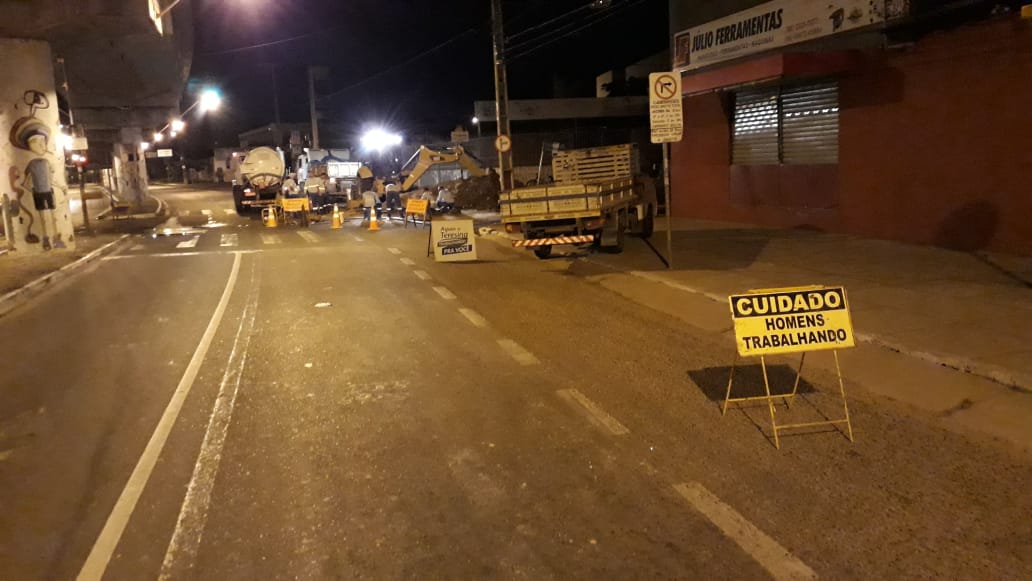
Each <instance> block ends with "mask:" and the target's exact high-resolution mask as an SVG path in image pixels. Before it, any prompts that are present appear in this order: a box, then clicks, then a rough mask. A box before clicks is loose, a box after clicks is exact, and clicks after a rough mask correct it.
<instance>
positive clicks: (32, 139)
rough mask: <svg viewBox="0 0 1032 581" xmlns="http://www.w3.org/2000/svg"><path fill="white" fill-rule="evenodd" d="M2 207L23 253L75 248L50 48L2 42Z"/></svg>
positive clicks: (9, 236)
mask: <svg viewBox="0 0 1032 581" xmlns="http://www.w3.org/2000/svg"><path fill="white" fill-rule="evenodd" d="M0 71H3V72H4V74H3V77H2V79H0V168H2V170H3V172H4V173H5V174H7V175H6V176H4V177H0V203H2V204H3V208H2V209H3V212H2V213H0V215H2V216H3V220H4V224H3V230H4V237H3V238H4V239H6V240H5V241H6V244H7V246H8V247H10V248H12V249H14V250H16V251H18V252H19V253H24V254H32V253H42V252H50V251H54V250H62V249H64V250H70V249H73V248H74V247H75V236H74V230H73V227H72V218H71V209H70V207H69V195H68V186H67V184H66V182H65V174H66V171H65V156H64V148H63V143H62V140H61V128H60V126H59V123H60V118H59V116H58V110H57V95H56V93H55V90H54V66H53V59H52V56H51V53H50V44H49V43H47V42H44V41H39V40H22V39H7V38H5V39H0Z"/></svg>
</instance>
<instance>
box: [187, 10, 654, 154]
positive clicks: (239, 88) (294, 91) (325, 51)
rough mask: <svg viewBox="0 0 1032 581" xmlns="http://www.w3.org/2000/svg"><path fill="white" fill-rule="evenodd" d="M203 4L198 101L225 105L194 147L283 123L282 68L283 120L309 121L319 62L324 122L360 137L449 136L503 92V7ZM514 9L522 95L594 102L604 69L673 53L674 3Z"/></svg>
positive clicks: (509, 22)
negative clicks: (563, 89) (312, 78)
mask: <svg viewBox="0 0 1032 581" xmlns="http://www.w3.org/2000/svg"><path fill="white" fill-rule="evenodd" d="M193 6H194V19H195V36H196V40H195V52H194V62H193V68H192V70H191V80H190V83H189V85H188V88H187V95H186V96H185V97H184V103H185V104H188V103H190V102H191V100H192V99H193V98H194V97H193V96H192V95H193V92H194V91H196V90H197V89H198V87H200V86H203V85H208V84H210V85H215V86H217V87H219V88H220V90H221V92H222V93H223V96H224V99H225V100H224V103H223V107H222V108H221V109H220V111H218V112H217V114H215V115H212V116H211V117H209V118H206V119H205V120H204V121H202V122H201V127H200V128H199V129H200V131H196V132H193V135H192V139H191V149H194V150H205V149H209V150H210V148H211V147H213V146H215V145H225V146H231V145H236V144H237V138H236V135H237V134H238V133H239V132H241V131H243V130H246V129H250V128H254V127H258V126H260V125H264V124H266V123H269V122H271V121H273V118H274V108H273V96H272V95H273V93H272V83H271V80H272V74H273V70H275V74H276V78H277V81H278V85H279V96H280V111H281V118H282V120H283V121H284V122H291V121H294V122H302V121H307V120H308V98H307V78H306V73H305V69H306V66H307V65H309V64H312V65H323V66H326V67H328V69H329V77H328V78H327V80H325V81H322V82H319V83H317V92H318V93H319V94H320V101H319V105H320V109H321V110H322V111H323V115H324V121H323V122H336V123H341V124H343V125H345V126H346V127H347V128H348V129H349V130H351V131H354V133H355V134H356V135H357V134H358V133H360V132H361V131H362V130H363V128H364V127H365V126H368V125H371V124H379V125H384V126H387V127H389V128H391V129H394V130H396V131H400V132H402V133H403V134H406V135H410V136H415V135H419V134H421V133H425V132H429V133H430V134H437V135H446V134H447V132H448V131H449V130H451V129H452V128H453V127H454V126H455V125H456V124H457V123H463V122H466V121H467V120H468V119H469V118H470V116H471V115H472V112H473V101H474V100H491V99H493V98H494V84H493V69H492V52H491V33H490V31H491V28H490V25H491V22H490V0H446V1H445V0H438V1H436V2H431V1H425V0H424V1H416V0H293V1H291V2H284V1H282V0H194V3H193ZM503 11H504V19H505V33H506V36H513V35H517V36H515V37H514V38H512V40H511V41H510V43H509V44H508V46H509V47H510V49H509V51H510V55H511V58H510V63H509V67H508V73H509V91H510V98H513V99H520V98H547V97H551V96H554V95H553V89H552V88H553V86H554V85H555V80H556V79H559V80H561V82H562V83H563V84H564V85H565V86H567V87H573V89H568V91H569V90H573V91H574V92H575V95H570V94H567V95H564V96H584V97H591V96H594V78H595V76H596V75H598V74H599V73H601V72H603V71H606V70H609V69H611V68H614V67H622V66H626V65H628V64H631V63H633V62H636V61H638V60H640V59H642V58H644V57H647V56H649V55H652V54H655V53H657V52H659V51H662V50H664V49H665V48H666V47H667V36H668V33H667V2H666V1H665V0H594V2H590V1H588V0H576V1H571V0H506V1H505V2H504V4H503ZM557 17H558V18H557ZM554 18H557V19H556V20H555V21H554V22H548V21H549V20H550V19H554ZM534 27H537V28H534ZM528 29H529V30H528ZM524 31H526V32H525V33H524V34H520V33H521V32H524ZM542 35H543V36H542ZM548 41H553V42H551V43H550V44H547V45H546V44H545V43H546V42H548ZM195 126H196V125H195ZM197 153H200V151H198V152H197Z"/></svg>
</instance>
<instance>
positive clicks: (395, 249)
mask: <svg viewBox="0 0 1032 581" xmlns="http://www.w3.org/2000/svg"><path fill="white" fill-rule="evenodd" d="M387 252H390V253H391V254H401V251H400V250H398V249H397V248H388V249H387Z"/></svg>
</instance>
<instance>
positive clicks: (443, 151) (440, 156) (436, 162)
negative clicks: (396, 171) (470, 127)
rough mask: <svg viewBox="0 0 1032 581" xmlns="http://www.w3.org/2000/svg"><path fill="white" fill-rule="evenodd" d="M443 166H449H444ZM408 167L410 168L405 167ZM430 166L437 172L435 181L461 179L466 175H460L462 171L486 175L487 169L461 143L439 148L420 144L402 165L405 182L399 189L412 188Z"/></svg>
mask: <svg viewBox="0 0 1032 581" xmlns="http://www.w3.org/2000/svg"><path fill="white" fill-rule="evenodd" d="M413 162H414V163H413ZM444 166H451V167H447V168H446V167H444ZM409 167H411V169H408V170H406V169H405V168H409ZM432 168H434V169H436V170H438V172H439V175H438V179H437V180H435V183H440V182H445V181H451V180H454V179H462V178H463V177H466V176H464V175H462V174H463V173H464V172H465V173H468V174H469V176H472V177H480V176H485V175H487V170H485V169H484V168H482V167H481V166H480V163H478V162H477V160H476V159H475V158H474V157H473V156H472V155H470V154H469V153H467V152H466V150H465V149H463V148H462V146H461V145H455V146H452V147H444V148H440V149H432V148H430V147H427V146H425V145H420V146H419V151H417V152H416V153H415V155H413V156H412V157H411V158H409V160H408V161H407V162H405V165H404V166H402V175H405V182H404V183H403V184H402V185H401V191H403V192H406V191H408V190H410V189H412V188H413V187H414V186H415V185H416V184H417V183H418V182H419V178H421V177H423V176H424V175H425V174H426V173H427V171H429V170H430V169H432ZM441 178H444V179H441Z"/></svg>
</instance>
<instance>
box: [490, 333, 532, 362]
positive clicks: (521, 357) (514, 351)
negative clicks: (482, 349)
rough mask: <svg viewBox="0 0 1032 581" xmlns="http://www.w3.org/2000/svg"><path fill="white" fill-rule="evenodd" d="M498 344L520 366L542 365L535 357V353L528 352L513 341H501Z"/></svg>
mask: <svg viewBox="0 0 1032 581" xmlns="http://www.w3.org/2000/svg"><path fill="white" fill-rule="evenodd" d="M498 344H499V345H501V347H502V349H505V351H506V353H508V354H509V356H510V357H512V358H513V359H515V360H516V361H517V363H519V364H520V365H537V364H538V363H541V362H540V361H538V358H537V357H534V354H533V353H531V352H530V351H527V350H526V349H524V348H523V346H522V345H520V344H519V343H517V342H515V341H513V340H512V339H499V340H498Z"/></svg>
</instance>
